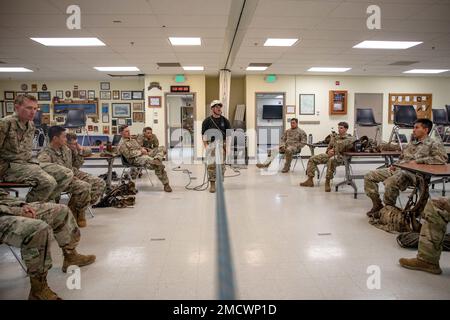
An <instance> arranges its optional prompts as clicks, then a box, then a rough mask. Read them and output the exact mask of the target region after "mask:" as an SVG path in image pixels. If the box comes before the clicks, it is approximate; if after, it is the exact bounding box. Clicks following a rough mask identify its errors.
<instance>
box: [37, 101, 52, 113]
mask: <svg viewBox="0 0 450 320" xmlns="http://www.w3.org/2000/svg"><path fill="white" fill-rule="evenodd" d="M39 110H41V111H42V113H50V104H48V103H44V104H39Z"/></svg>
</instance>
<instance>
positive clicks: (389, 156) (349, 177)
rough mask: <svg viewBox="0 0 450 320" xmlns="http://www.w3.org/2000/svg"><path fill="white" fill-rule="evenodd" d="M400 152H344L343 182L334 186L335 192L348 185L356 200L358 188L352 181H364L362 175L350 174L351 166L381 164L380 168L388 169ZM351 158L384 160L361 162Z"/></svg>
mask: <svg viewBox="0 0 450 320" xmlns="http://www.w3.org/2000/svg"><path fill="white" fill-rule="evenodd" d="M400 154H401V153H400V151H382V152H344V153H343V154H342V157H343V160H344V166H345V179H344V181H342V182H340V183H338V184H337V185H336V186H335V190H336V192H337V191H338V189H339V187H340V186H343V185H349V186H351V187H352V188H353V190H354V193H353V197H354V198H355V199H356V198H357V196H358V187H357V186H356V184H355V182H354V181H353V180H355V179H364V175H354V174H352V170H351V165H352V164H355V163H364V164H377V163H382V164H383V165H382V166H381V167H386V168H387V167H389V166H390V165H392V164H393V163H394V158H398V157H399V156H400ZM353 158H365V159H368V158H384V160H383V161H380V160H363V161H357V162H355V161H353Z"/></svg>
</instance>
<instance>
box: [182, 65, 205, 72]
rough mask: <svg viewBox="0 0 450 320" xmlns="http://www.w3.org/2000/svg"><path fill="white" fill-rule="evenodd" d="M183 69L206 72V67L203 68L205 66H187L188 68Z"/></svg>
mask: <svg viewBox="0 0 450 320" xmlns="http://www.w3.org/2000/svg"><path fill="white" fill-rule="evenodd" d="M183 69H184V70H186V71H203V70H205V67H203V66H187V67H183Z"/></svg>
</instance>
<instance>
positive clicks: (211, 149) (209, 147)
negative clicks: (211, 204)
mask: <svg viewBox="0 0 450 320" xmlns="http://www.w3.org/2000/svg"><path fill="white" fill-rule="evenodd" d="M210 107H211V115H210V116H209V117H208V118H206V119H205V120H203V123H202V136H203V144H204V145H205V148H206V162H207V164H208V180H209V182H210V188H209V192H216V153H215V150H216V144H217V143H219V144H220V145H221V150H223V156H222V174H223V173H224V172H225V145H226V144H225V143H224V142H225V140H226V136H227V129H231V125H230V121H228V119H227V118H225V117H224V116H222V102H220V101H219V100H213V101H212V102H211V104H210Z"/></svg>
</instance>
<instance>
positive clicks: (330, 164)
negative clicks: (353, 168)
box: [306, 134, 354, 179]
mask: <svg viewBox="0 0 450 320" xmlns="http://www.w3.org/2000/svg"><path fill="white" fill-rule="evenodd" d="M353 142H354V137H352V136H351V135H350V134H347V135H345V136H343V137H342V136H340V135H338V134H335V135H332V136H331V140H330V143H329V144H328V147H327V151H326V152H328V151H329V150H331V149H334V156H332V157H331V158H330V157H329V156H328V154H327V153H322V154H318V155H315V156H312V157H311V158H309V160H308V165H307V168H306V175H307V176H308V177H311V178H313V177H314V174H315V172H316V170H317V172H318V169H317V165H319V164H327V174H326V178H327V179H333V176H334V173H335V172H336V168H337V167H338V166H341V165H343V164H344V158H343V157H342V153H343V152H346V151H349V150H350V149H351V148H352V147H353Z"/></svg>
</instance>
